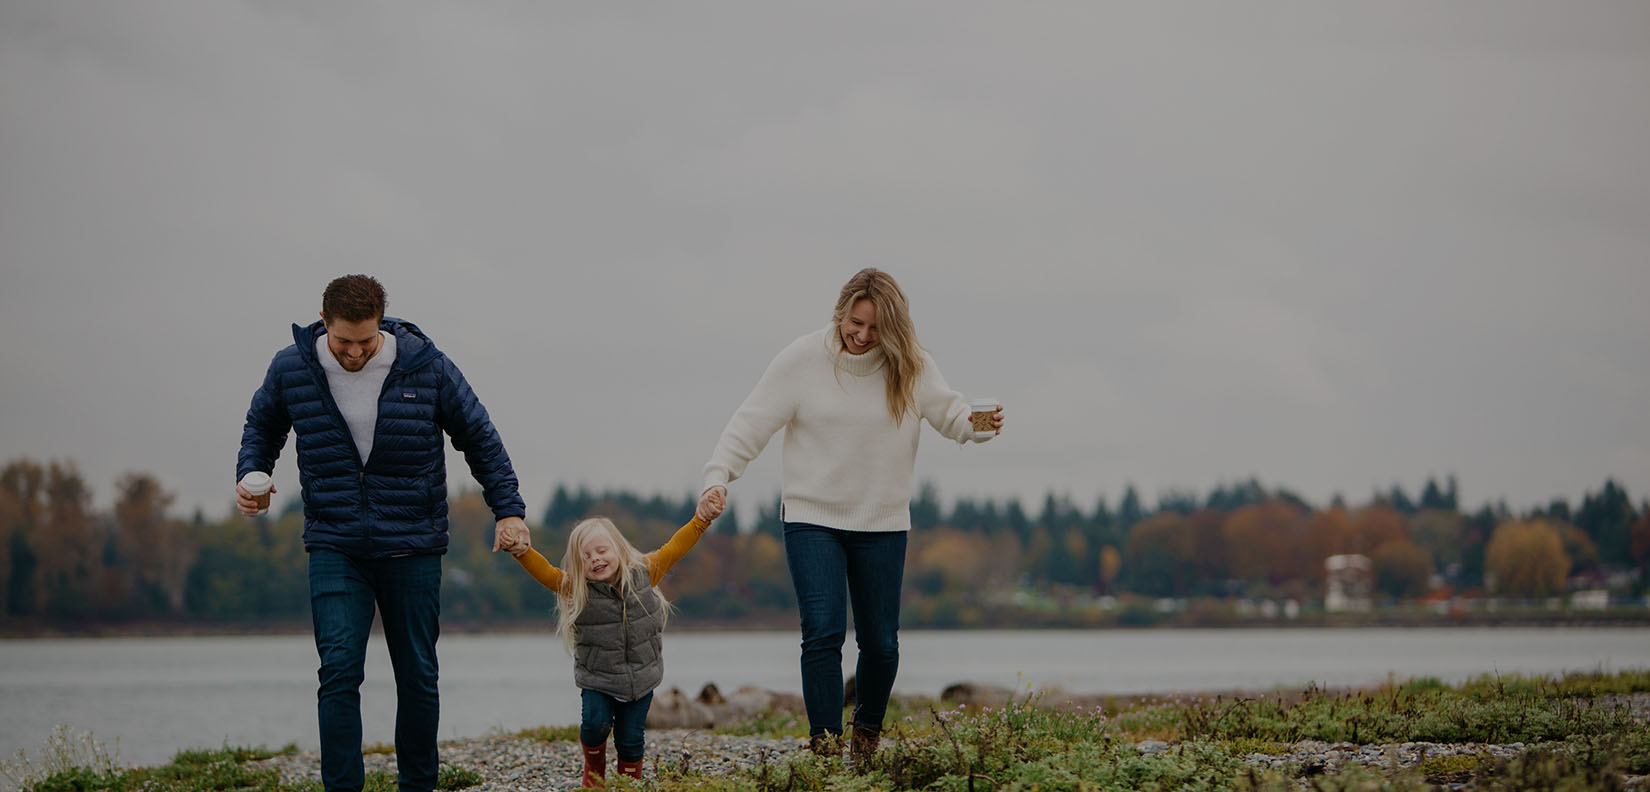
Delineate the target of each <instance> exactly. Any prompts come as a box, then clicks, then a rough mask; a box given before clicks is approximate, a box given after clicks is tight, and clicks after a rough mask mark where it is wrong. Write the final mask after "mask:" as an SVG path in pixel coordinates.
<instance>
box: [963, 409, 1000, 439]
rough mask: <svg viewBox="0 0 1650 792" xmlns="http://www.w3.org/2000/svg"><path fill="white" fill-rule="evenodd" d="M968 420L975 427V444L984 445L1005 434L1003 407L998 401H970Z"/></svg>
mask: <svg viewBox="0 0 1650 792" xmlns="http://www.w3.org/2000/svg"><path fill="white" fill-rule="evenodd" d="M968 420H969V422H970V423H972V424H973V425H974V442H976V443H983V442H985V441H987V440H990V439H991V438H993V437H996V436H997V435H1000V434H1002V433H1003V406H1002V405H1001V404H998V403H997V400H996V399H969V400H968Z"/></svg>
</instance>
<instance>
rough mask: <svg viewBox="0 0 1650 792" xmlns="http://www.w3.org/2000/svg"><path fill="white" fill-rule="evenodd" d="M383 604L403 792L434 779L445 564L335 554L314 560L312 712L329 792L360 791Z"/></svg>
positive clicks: (318, 553)
mask: <svg viewBox="0 0 1650 792" xmlns="http://www.w3.org/2000/svg"><path fill="white" fill-rule="evenodd" d="M375 605H376V606H377V609H378V613H379V617H380V618H381V619H382V620H383V622H384V640H385V642H386V643H387V644H389V649H390V664H391V665H392V666H394V668H395V693H396V708H395V759H396V764H397V766H398V767H399V768H400V771H401V778H400V787H401V792H428V791H429V790H432V789H434V788H435V780H436V770H437V762H436V747H435V738H436V725H437V721H439V720H440V716H441V702H440V695H439V691H438V690H437V687H436V679H437V668H436V659H435V642H436V638H437V637H439V635H440V633H441V625H440V616H441V556H438V555H415V556H403V557H401V558H385V559H380V560H364V559H358V558H350V557H349V556H346V555H344V554H343V553H338V552H334V551H331V550H315V551H313V552H311V553H310V554H309V607H310V614H311V616H312V617H313V618H314V620H315V650H316V652H317V653H318V654H319V655H320V656H321V670H320V682H321V685H320V688H319V690H318V691H317V693H316V711H317V714H318V716H319V720H320V724H321V783H322V784H323V785H324V786H325V787H326V789H327V792H334V790H359V789H361V787H362V785H363V784H364V783H365V782H366V774H365V772H364V768H363V767H362V762H361V680H362V679H364V678H365V676H366V672H365V667H366V659H367V635H368V633H370V632H371V631H372V613H373V608H374V606H375Z"/></svg>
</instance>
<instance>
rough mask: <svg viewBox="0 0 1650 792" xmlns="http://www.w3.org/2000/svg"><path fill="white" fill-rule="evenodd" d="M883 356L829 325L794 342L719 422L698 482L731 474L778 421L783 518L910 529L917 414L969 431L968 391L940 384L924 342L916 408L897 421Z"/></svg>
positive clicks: (959, 436)
mask: <svg viewBox="0 0 1650 792" xmlns="http://www.w3.org/2000/svg"><path fill="white" fill-rule="evenodd" d="M839 352H841V354H840V355H839V354H838V353H839ZM833 361H834V366H833ZM883 364H884V359H883V354H882V347H880V346H877V347H873V348H871V349H870V350H869V351H867V352H865V353H864V354H862V355H851V354H848V353H847V352H844V351H842V338H841V336H840V335H838V333H837V329H836V328H835V327H834V326H828V327H825V328H824V329H821V330H818V331H815V332H812V333H809V334H807V335H805V336H802V337H801V338H798V339H797V340H795V341H793V342H791V345H790V346H787V347H785V349H784V350H783V351H781V352H780V353H779V354H778V355H777V356H775V357H774V359H773V362H772V363H769V364H768V370H767V371H765V372H763V373H762V379H761V380H759V381H758V382H757V383H756V388H755V389H753V390H752V391H751V393H750V395H749V396H747V397H745V402H744V403H743V404H741V405H739V409H738V410H737V411H736V412H734V414H733V418H731V419H729V420H728V425H727V427H726V428H724V429H723V430H722V437H721V439H720V440H718V441H717V443H716V450H715V451H713V452H712V453H711V456H710V462H708V463H706V465H705V489H709V488H711V487H713V486H716V485H718V484H720V485H723V486H726V485H727V484H728V483H729V482H732V481H734V480H736V479H738V478H739V477H740V476H741V475H743V474H744V472H745V467H746V466H747V465H749V464H750V461H751V460H753V459H755V458H756V457H757V455H758V454H760V453H762V449H763V448H765V447H766V446H767V445H768V441H769V440H770V439H772V438H773V435H774V433H775V432H777V431H779V430H780V429H784V430H785V451H784V455H783V457H782V459H781V462H782V464H783V477H784V482H785V484H784V491H783V495H782V503H783V506H784V512H783V514H784V519H785V520H786V521H787V522H802V523H812V524H814V525H823V526H825V527H827V528H838V529H842V530H848V531H908V530H910V529H911V475H912V470H913V468H914V467H915V466H916V459H917V435H918V430H919V429H920V424H921V422H922V421H927V422H928V423H929V424H930V425H931V426H933V427H934V428H935V429H937V430H939V433H940V434H942V435H945V436H946V437H949V438H951V439H953V440H956V441H957V442H958V443H966V442H968V440H970V439H971V438H972V437H973V434H974V433H973V425H972V424H971V423H970V422H969V418H968V402H967V400H966V399H964V398H963V395H962V394H961V393H958V392H956V391H954V390H952V389H951V386H949V385H947V384H945V378H944V377H943V376H941V375H940V370H939V367H938V366H936V365H934V359H933V358H931V357H929V355H928V353H927V352H923V353H922V376H921V377H919V378H918V380H917V390H916V397H917V415H916V416H912V415H910V414H907V415H906V416H905V419H904V420H903V421H901V422H899V423H898V424H895V422H894V419H893V417H892V416H891V415H889V413H888V402H887V393H886V391H885V389H884V388H885V385H884V380H883V369H884V366H883ZM918 418H920V419H921V420H917V419H918Z"/></svg>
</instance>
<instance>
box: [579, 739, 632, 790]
mask: <svg viewBox="0 0 1650 792" xmlns="http://www.w3.org/2000/svg"><path fill="white" fill-rule="evenodd" d="M579 745H580V747H582V748H584V788H585V789H597V788H600V787H602V786H603V785H604V784H605V783H606V780H605V779H606V778H607V741H606V740H602V744H601V745H585V744H584V743H582V742H581V743H579ZM619 766H620V767H621V768H622V767H623V766H624V765H623V764H622V763H621V764H620V765H619Z"/></svg>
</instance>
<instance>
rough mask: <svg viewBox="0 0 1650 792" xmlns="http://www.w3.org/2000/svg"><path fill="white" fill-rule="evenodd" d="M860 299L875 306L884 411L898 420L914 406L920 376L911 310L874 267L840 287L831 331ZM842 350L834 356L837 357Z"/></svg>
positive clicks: (891, 280) (887, 277) (836, 329)
mask: <svg viewBox="0 0 1650 792" xmlns="http://www.w3.org/2000/svg"><path fill="white" fill-rule="evenodd" d="M860 300H870V301H871V304H872V305H874V306H876V308H877V337H878V342H877V343H878V346H881V347H882V355H883V357H884V358H885V359H886V361H887V362H886V363H885V364H884V373H883V378H884V379H885V380H886V382H887V394H888V414H889V415H892V416H894V423H896V424H897V423H901V422H902V421H903V420H904V418H905V414H906V413H909V412H916V409H917V378H919V377H921V376H922V345H921V344H918V343H917V330H916V328H914V327H912V326H911V309H910V308H909V307H908V306H907V305H906V303H905V292H903V291H900V288H899V284H898V283H895V282H894V278H893V276H891V275H889V274H888V273H886V272H883V271H882V270H879V269H876V268H874V267H866V268H865V269H862V270H860V271H859V272H856V273H854V277H852V278H849V279H848V282H847V283H846V284H843V286H842V293H841V294H839V295H837V298H836V311H834V312H833V313H832V314H831V326H832V332H836V333H841V332H842V320H843V319H844V318H846V317H847V316H848V312H849V311H851V310H853V308H854V304H855V303H857V302H859V301H860ZM842 354H843V353H842V351H838V352H837V355H838V356H841V355H842Z"/></svg>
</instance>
